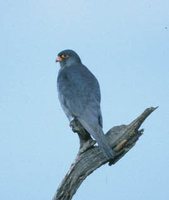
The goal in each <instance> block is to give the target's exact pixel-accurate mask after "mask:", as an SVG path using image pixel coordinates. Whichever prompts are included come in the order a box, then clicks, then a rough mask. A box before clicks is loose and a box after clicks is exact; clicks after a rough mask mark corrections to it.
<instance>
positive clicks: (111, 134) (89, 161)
mask: <svg viewBox="0 0 169 200" xmlns="http://www.w3.org/2000/svg"><path fill="white" fill-rule="evenodd" d="M155 109H156V108H154V107H151V108H147V109H146V110H145V111H144V112H143V113H142V114H141V115H140V116H139V117H137V118H136V119H135V120H134V121H133V122H131V123H130V124H129V125H120V126H115V127H113V128H111V129H110V130H109V131H108V132H107V133H106V137H107V139H108V141H109V143H110V145H111V147H112V149H113V150H114V151H115V152H116V154H115V156H114V158H113V160H112V161H111V162H109V161H108V160H106V158H105V156H104V154H103V152H102V151H101V150H100V148H99V147H98V146H94V144H95V142H93V140H92V139H91V138H90V136H89V134H88V133H86V132H85V131H84V130H83V129H82V127H81V126H80V125H79V124H77V121H75V122H73V123H71V126H72V129H73V131H74V132H77V133H78V136H79V139H80V149H79V152H78V154H77V157H76V159H75V161H74V163H73V164H72V165H71V167H70V169H69V171H68V172H67V174H66V176H65V177H64V179H63V181H62V182H61V184H60V186H59V187H58V189H57V191H56V194H55V196H54V197H53V200H71V199H72V197H73V195H74V194H75V192H76V191H77V189H78V188H79V186H80V185H81V183H82V182H83V181H84V179H85V178H86V177H87V176H89V175H90V174H91V173H92V172H93V171H95V170H96V169H97V168H99V167H100V166H102V165H104V164H106V163H109V165H112V164H115V163H116V162H117V161H118V160H119V159H120V158H122V157H123V156H124V155H125V154H126V153H127V152H128V151H129V150H130V149H131V148H132V147H133V146H134V145H135V143H136V141H137V140H138V139H139V137H140V136H141V135H142V134H143V129H141V130H139V128H140V126H141V124H142V123H143V122H144V120H145V119H146V118H147V117H148V116H149V115H150V114H151V113H152V112H153V111H154V110H155Z"/></svg>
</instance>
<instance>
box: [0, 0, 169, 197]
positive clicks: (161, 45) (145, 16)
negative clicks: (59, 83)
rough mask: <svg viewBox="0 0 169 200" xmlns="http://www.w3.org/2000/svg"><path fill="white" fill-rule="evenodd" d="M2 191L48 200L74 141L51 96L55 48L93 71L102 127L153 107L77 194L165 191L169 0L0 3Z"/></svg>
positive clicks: (168, 172)
mask: <svg viewBox="0 0 169 200" xmlns="http://www.w3.org/2000/svg"><path fill="white" fill-rule="evenodd" d="M0 8H1V12H0V27H1V28H0V36H1V37H0V92H1V95H0V199H3V200H21V199H22V200H35V199H36V200H49V199H51V198H52V196H53V194H54V193H55V190H56V189H57V187H58V185H59V183H60V181H61V180H62V178H63V177H64V175H65V173H66V172H67V170H68V169H69V167H70V164H71V162H72V161H73V160H74V158H75V155H76V152H77V150H78V147H79V143H78V137H77V136H76V134H74V133H72V132H71V130H70V128H69V125H68V120H67V118H66V117H65V115H64V113H63V111H62V110H61V108H60V104H59V101H58V98H57V90H56V77H57V73H58V70H59V66H58V65H56V63H55V58H56V55H57V53H58V52H59V51H61V50H64V49H67V48H69V49H73V50H75V51H76V52H77V53H78V54H79V55H80V57H81V59H82V61H83V63H84V64H85V65H86V66H87V67H88V68H89V69H90V70H91V71H92V72H93V73H94V74H95V75H96V77H97V78H98V80H99V82H100V86H101V92H102V104H101V105H102V113H103V120H104V131H105V132H106V131H107V130H108V129H110V128H111V127H113V126H115V125H120V124H127V123H129V122H131V121H132V120H133V119H134V118H135V117H136V116H137V115H139V114H140V113H141V112H142V111H143V110H144V109H145V108H147V107H150V106H159V108H158V110H157V111H155V112H154V113H153V114H152V115H151V116H150V117H149V118H148V119H147V120H146V122H145V123H144V124H143V126H142V128H145V133H144V135H143V136H142V137H141V139H140V140H139V142H138V143H137V145H136V146H135V147H134V148H133V149H132V150H131V151H130V152H129V153H128V154H127V155H126V156H125V157H124V158H123V159H122V160H120V161H119V162H118V163H117V164H116V165H115V166H112V167H109V166H103V167H102V168H100V169H99V170H97V171H96V172H95V173H93V174H92V175H91V176H90V177H89V178H88V179H86V180H85V181H84V183H83V184H82V186H81V187H80V189H79V190H78V192H77V193H76V195H75V196H74V200H90V199H91V200H95V199H97V200H102V199H116V200H126V199H130V200H136V199H137V200H143V199H144V200H146V199H153V200H159V199H162V200H168V199H169V128H168V125H169V1H168V0H142V1H140V0H125V1H121V0H119V1H114V0H113V1H111V0H104V1H96V0H92V1H89V0H88V1H85V0H66V1H58V0H48V1H44V0H41V1H40V0H37V1H33V0H27V1H26V0H22V1H21V0H15V1H12V0H6V1H1V2H0Z"/></svg>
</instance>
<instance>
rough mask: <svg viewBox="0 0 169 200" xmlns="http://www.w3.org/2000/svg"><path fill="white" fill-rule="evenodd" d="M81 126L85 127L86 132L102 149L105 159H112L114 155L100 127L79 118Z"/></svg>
mask: <svg viewBox="0 0 169 200" xmlns="http://www.w3.org/2000/svg"><path fill="white" fill-rule="evenodd" d="M78 120H79V121H80V123H81V124H82V126H83V127H84V128H85V129H86V131H87V132H88V133H90V135H91V136H92V137H93V138H94V139H95V140H96V142H97V143H98V145H99V147H100V148H101V149H102V150H103V153H104V155H105V156H106V157H107V159H109V160H112V159H113V157H114V152H113V150H112V149H111V147H110V145H109V144H108V141H107V140H106V137H105V135H104V133H103V131H102V128H101V127H100V126H99V125H98V126H97V127H96V128H93V127H91V126H90V125H89V124H88V123H87V122H86V121H85V120H83V119H79V118H78Z"/></svg>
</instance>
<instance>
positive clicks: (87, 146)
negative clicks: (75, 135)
mask: <svg viewBox="0 0 169 200" xmlns="http://www.w3.org/2000/svg"><path fill="white" fill-rule="evenodd" d="M95 144H96V141H94V140H93V139H90V140H87V141H86V142H83V143H82V144H81V145H80V149H79V154H82V153H84V152H85V151H87V150H88V149H90V148H91V147H93V146H94V145H95Z"/></svg>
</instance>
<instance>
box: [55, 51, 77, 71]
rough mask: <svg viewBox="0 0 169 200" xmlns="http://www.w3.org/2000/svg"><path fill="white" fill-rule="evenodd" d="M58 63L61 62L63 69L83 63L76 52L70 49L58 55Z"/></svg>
mask: <svg viewBox="0 0 169 200" xmlns="http://www.w3.org/2000/svg"><path fill="white" fill-rule="evenodd" d="M56 62H59V63H60V66H61V67H68V66H70V65H72V64H76V63H81V60H80V57H79V56H78V54H77V53H76V52H75V51H73V50H69V49H68V50H64V51H61V52H60V53H59V54H58V56H57V58H56Z"/></svg>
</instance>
